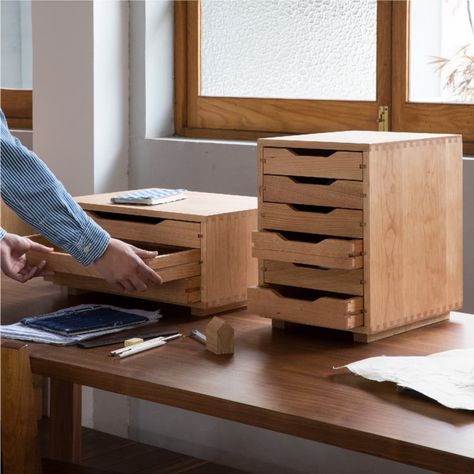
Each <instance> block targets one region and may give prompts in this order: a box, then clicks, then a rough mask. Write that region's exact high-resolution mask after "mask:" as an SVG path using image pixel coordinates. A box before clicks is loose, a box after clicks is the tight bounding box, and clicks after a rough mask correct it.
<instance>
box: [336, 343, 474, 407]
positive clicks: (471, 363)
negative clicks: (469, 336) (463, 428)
mask: <svg viewBox="0 0 474 474" xmlns="http://www.w3.org/2000/svg"><path fill="white" fill-rule="evenodd" d="M344 367H347V368H348V369H349V370H350V371H351V372H353V373H354V374H357V375H360V376H362V377H365V378H366V379H369V380H375V381H377V382H386V381H388V382H394V383H396V384H397V385H399V386H400V387H404V388H409V389H412V390H415V391H417V392H419V393H422V394H423V395H426V396H427V397H430V398H432V399H434V400H436V401H438V402H439V403H441V404H442V405H444V406H447V407H449V408H455V409H464V410H474V348H472V349H456V350H452V351H446V352H438V353H436V354H431V355H428V356H417V357H386V356H381V357H370V358H369V359H364V360H360V361H358V362H353V363H352V364H348V365H345V366H344Z"/></svg>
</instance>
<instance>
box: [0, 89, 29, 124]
mask: <svg viewBox="0 0 474 474" xmlns="http://www.w3.org/2000/svg"><path fill="white" fill-rule="evenodd" d="M0 101H1V107H2V110H3V113H4V114H5V117H6V118H7V122H8V126H9V127H10V128H17V129H27V130H31V129H32V128H33V91H32V90H31V89H30V90H28V89H5V88H2V89H0Z"/></svg>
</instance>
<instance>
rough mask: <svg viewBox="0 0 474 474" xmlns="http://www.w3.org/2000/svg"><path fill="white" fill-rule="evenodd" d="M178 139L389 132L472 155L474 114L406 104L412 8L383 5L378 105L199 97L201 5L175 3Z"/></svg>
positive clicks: (403, 3) (461, 108)
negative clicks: (459, 146) (423, 136)
mask: <svg viewBox="0 0 474 474" xmlns="http://www.w3.org/2000/svg"><path fill="white" fill-rule="evenodd" d="M174 8H175V41H174V44H175V110H174V112H175V131H176V134H177V135H181V136H187V137H202V138H230V139H256V138H258V137H264V136H272V135H285V134H293V133H313V132H327V131H335V130H378V129H379V126H378V125H379V124H378V113H379V107H381V106H388V108H389V119H388V129H389V130H394V131H406V132H408V131H410V132H431V133H461V134H462V135H463V139H464V152H465V153H474V107H473V106H472V105H465V104H433V103H411V102H409V101H408V54H409V50H408V44H409V43H408V41H409V24H408V21H409V0H396V1H386V0H378V5H377V91H376V95H377V97H376V100H375V101H373V102H369V101H342V100H341V101H335V100H295V99H254V98H233V97H203V96H200V95H199V90H200V49H199V40H200V38H199V35H200V32H199V25H200V8H199V0H187V1H178V2H174Z"/></svg>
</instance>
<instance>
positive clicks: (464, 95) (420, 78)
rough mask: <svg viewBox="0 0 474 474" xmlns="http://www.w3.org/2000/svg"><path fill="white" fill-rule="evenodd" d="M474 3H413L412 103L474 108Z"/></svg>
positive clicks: (467, 0)
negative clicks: (453, 104) (468, 105)
mask: <svg viewBox="0 0 474 474" xmlns="http://www.w3.org/2000/svg"><path fill="white" fill-rule="evenodd" d="M473 21H474V0H449V1H448V0H412V1H411V2H410V63H409V66H410V69H409V71H410V72H409V80H410V82H409V100H410V101H412V102H438V103H439V102H441V103H467V104H474V25H473Z"/></svg>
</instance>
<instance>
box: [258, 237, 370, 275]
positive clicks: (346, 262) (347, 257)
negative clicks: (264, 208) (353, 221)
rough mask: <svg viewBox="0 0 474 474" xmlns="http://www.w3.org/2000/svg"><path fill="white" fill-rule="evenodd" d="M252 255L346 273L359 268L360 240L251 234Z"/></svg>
mask: <svg viewBox="0 0 474 474" xmlns="http://www.w3.org/2000/svg"><path fill="white" fill-rule="evenodd" d="M252 241H253V249H252V252H253V256H254V257H257V258H259V259H267V260H278V261H282V262H292V263H304V264H307V265H319V266H321V267H326V268H341V269H346V270H351V269H356V268H362V267H363V264H364V262H363V256H362V247H363V246H362V239H336V238H330V237H327V236H318V235H314V234H299V233H296V232H266V231H261V232H253V233H252Z"/></svg>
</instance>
